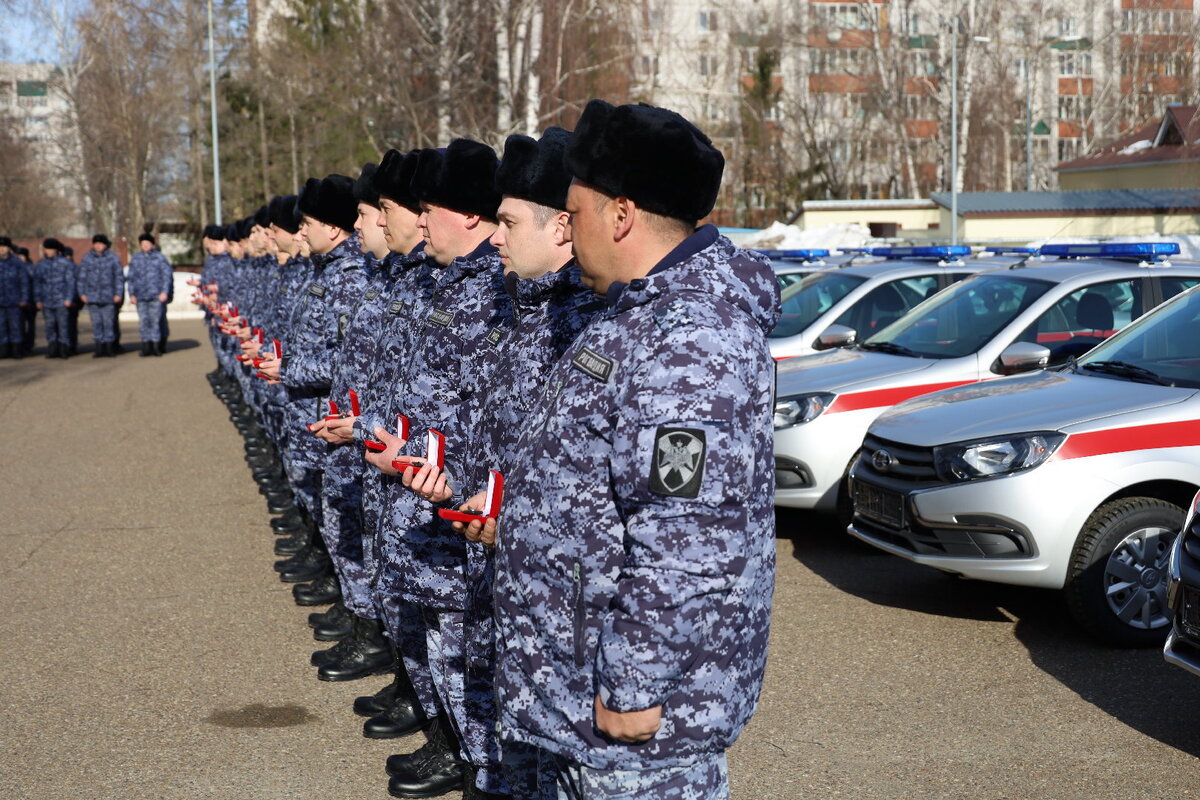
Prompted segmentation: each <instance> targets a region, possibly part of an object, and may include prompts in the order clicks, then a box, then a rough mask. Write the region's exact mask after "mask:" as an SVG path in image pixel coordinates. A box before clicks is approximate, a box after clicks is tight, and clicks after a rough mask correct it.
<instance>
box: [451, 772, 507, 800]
mask: <svg viewBox="0 0 1200 800" xmlns="http://www.w3.org/2000/svg"><path fill="white" fill-rule="evenodd" d="M478 775H479V768H478V767H475V766H471V765H469V764H468V765H467V770H466V774H465V775H464V776H463V794H462V796H463V800H512V795H510V794H497V793H496V792H485V791H484V790H483V789H479V788H476V786H475V779H476V777H477V776H478Z"/></svg>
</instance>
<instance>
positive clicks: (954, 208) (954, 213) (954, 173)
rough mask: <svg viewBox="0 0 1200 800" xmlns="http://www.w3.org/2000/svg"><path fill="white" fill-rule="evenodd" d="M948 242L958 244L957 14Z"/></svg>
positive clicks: (952, 32)
mask: <svg viewBox="0 0 1200 800" xmlns="http://www.w3.org/2000/svg"><path fill="white" fill-rule="evenodd" d="M950 244H958V15H957V14H956V15H955V16H954V24H953V25H952V26H951V27H950Z"/></svg>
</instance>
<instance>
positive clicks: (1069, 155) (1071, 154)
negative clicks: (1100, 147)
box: [1058, 138, 1083, 161]
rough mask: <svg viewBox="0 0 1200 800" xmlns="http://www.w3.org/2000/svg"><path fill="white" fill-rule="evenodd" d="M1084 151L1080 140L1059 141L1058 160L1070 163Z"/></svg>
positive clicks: (1066, 139)
mask: <svg viewBox="0 0 1200 800" xmlns="http://www.w3.org/2000/svg"><path fill="white" fill-rule="evenodd" d="M1082 149H1083V148H1082V147H1080V140H1079V139H1074V138H1070V139H1068V138H1063V139H1059V140H1058V160H1059V161H1070V160H1072V159H1074V158H1078V157H1079V154H1080V152H1081V151H1082Z"/></svg>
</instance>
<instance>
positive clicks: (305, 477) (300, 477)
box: [284, 457, 329, 546]
mask: <svg viewBox="0 0 1200 800" xmlns="http://www.w3.org/2000/svg"><path fill="white" fill-rule="evenodd" d="M284 471H285V472H286V473H287V479H288V485H289V486H291V487H292V494H293V495H295V497H296V504H297V505H299V506H301V507H302V508H303V509H304V510H305V511H306V512H308V516H309V517H310V518H311V519H312V521H313V524H315V525H316V526H317V529H318V530H319V531H321V538H322V539H324V538H325V525H324V519H323V517H324V515H323V514H322V513H321V512H322V511H323V509H322V507H321V475H322V473H321V471H320V470H315V469H310V468H309V467H308V466H306V465H305V464H303V463H301V462H299V461H297V460H295V459H293V458H290V457H285V458H284ZM325 544H326V545H327V546H328V544H329V542H328V541H326V542H325Z"/></svg>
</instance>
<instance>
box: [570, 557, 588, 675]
mask: <svg viewBox="0 0 1200 800" xmlns="http://www.w3.org/2000/svg"><path fill="white" fill-rule="evenodd" d="M571 578H572V580H573V581H574V582H575V598H574V599H575V607H574V612H575V618H574V625H573V627H574V629H575V666H576V667H579V668H581V669H582V668H583V664H584V648H585V647H586V645H587V626H586V619H585V614H584V603H583V567H582V566H581V565H580V563H579V562H578V561H575V562H573V563H572V565H571Z"/></svg>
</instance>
